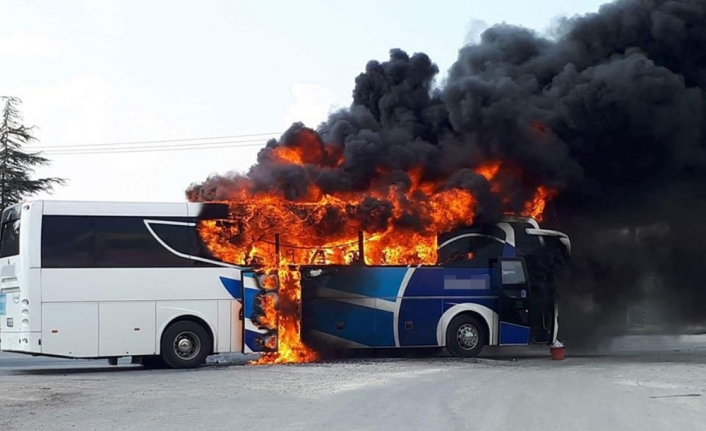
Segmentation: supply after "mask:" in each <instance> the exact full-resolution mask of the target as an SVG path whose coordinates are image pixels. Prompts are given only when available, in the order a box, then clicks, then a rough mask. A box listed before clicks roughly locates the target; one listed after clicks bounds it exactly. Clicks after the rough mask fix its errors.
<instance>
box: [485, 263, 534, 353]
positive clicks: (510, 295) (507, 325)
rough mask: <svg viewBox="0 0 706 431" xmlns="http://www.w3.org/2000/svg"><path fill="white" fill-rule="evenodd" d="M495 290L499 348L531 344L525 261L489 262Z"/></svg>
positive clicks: (528, 293)
mask: <svg viewBox="0 0 706 431" xmlns="http://www.w3.org/2000/svg"><path fill="white" fill-rule="evenodd" d="M491 267H492V269H493V271H492V272H493V278H495V280H494V281H495V282H496V283H497V284H496V286H499V288H498V298H499V299H498V301H499V306H498V315H499V320H500V333H499V336H498V344H500V345H519V344H528V343H529V341H530V332H531V324H530V308H531V307H530V294H531V291H530V286H529V282H528V281H527V280H528V277H527V268H526V266H525V261H524V260H523V259H521V258H507V259H497V260H493V261H492V262H491Z"/></svg>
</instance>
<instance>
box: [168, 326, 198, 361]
mask: <svg viewBox="0 0 706 431" xmlns="http://www.w3.org/2000/svg"><path fill="white" fill-rule="evenodd" d="M200 351H201V339H200V338H199V337H198V336H197V335H196V334H194V333H193V332H191V331H183V332H180V333H179V335H177V336H176V338H174V353H176V355H177V356H178V357H179V359H183V360H185V361H188V360H190V359H194V358H195V357H196V356H197V355H198V354H199V352H200Z"/></svg>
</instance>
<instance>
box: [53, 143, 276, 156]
mask: <svg viewBox="0 0 706 431" xmlns="http://www.w3.org/2000/svg"><path fill="white" fill-rule="evenodd" d="M249 142H253V143H249ZM238 144H241V145H238ZM261 146H263V143H262V141H230V142H215V143H212V144H210V145H197V144H186V145H170V146H161V147H148V148H90V149H86V150H81V149H77V150H71V149H66V150H60V151H44V152H42V154H43V155H50V156H54V155H69V154H77V155H80V154H120V153H150V152H162V151H190V150H213V149H219V148H221V149H227V148H245V147H261Z"/></svg>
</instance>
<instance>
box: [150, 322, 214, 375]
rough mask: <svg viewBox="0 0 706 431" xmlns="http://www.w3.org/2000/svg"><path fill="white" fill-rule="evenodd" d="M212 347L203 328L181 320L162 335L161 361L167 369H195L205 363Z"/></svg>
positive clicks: (208, 335) (209, 337)
mask: <svg viewBox="0 0 706 431" xmlns="http://www.w3.org/2000/svg"><path fill="white" fill-rule="evenodd" d="M212 345H213V341H211V336H210V334H209V332H208V331H207V330H206V329H205V328H204V327H203V326H201V325H200V324H198V323H196V322H192V321H190V320H181V321H179V322H175V323H172V324H171V325H169V327H167V329H166V330H165V331H164V334H163V335H162V343H161V349H162V355H161V356H162V360H163V361H164V363H165V364H166V365H167V366H168V367H169V368H196V367H198V366H200V365H201V364H203V363H204V362H205V361H206V357H207V356H208V355H209V354H210V352H211V347H212Z"/></svg>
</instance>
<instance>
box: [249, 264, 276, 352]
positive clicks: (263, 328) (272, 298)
mask: <svg viewBox="0 0 706 431" xmlns="http://www.w3.org/2000/svg"><path fill="white" fill-rule="evenodd" d="M242 277H243V308H242V316H241V318H242V320H243V338H242V339H243V353H255V352H262V353H264V352H276V351H277V347H278V340H277V317H276V316H275V315H272V313H267V310H268V309H271V308H270V307H271V306H272V305H274V306H276V303H277V287H278V281H277V277H276V276H267V275H265V274H262V273H261V272H259V271H254V270H244V271H243V272H242Z"/></svg>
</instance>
